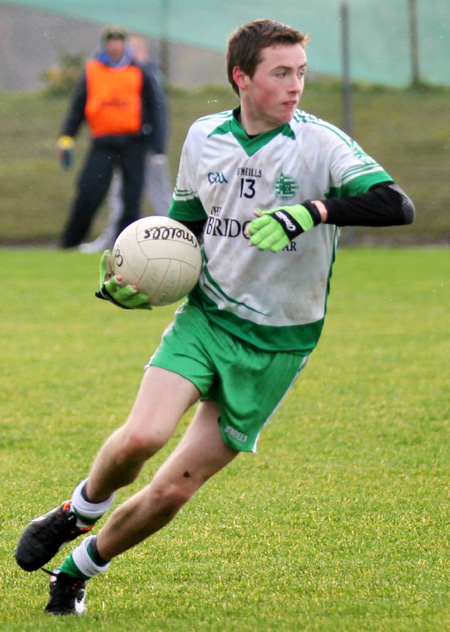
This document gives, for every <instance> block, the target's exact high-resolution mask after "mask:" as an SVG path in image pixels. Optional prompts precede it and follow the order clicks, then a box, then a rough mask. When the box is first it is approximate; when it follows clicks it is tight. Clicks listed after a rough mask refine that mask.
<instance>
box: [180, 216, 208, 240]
mask: <svg viewBox="0 0 450 632" xmlns="http://www.w3.org/2000/svg"><path fill="white" fill-rule="evenodd" d="M177 221H178V222H180V224H183V226H186V228H189V230H190V231H191V232H192V233H194V235H195V236H196V237H197V239H199V238H200V237H201V235H202V233H203V226H204V225H205V222H206V219H201V220H197V221H194V222H188V221H184V220H177Z"/></svg>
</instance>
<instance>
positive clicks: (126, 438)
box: [117, 427, 166, 462]
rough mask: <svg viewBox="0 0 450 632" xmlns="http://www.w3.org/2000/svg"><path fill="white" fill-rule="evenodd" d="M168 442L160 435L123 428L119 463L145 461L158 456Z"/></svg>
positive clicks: (118, 453) (119, 447)
mask: <svg viewBox="0 0 450 632" xmlns="http://www.w3.org/2000/svg"><path fill="white" fill-rule="evenodd" d="M165 444H166V440H165V439H164V438H163V437H161V436H159V435H158V434H152V433H150V432H142V431H140V430H131V431H130V430H127V429H126V427H124V428H123V432H122V433H121V437H120V439H119V445H118V452H117V456H118V459H119V461H122V462H127V461H145V460H147V459H149V458H150V457H152V456H153V455H154V454H156V453H157V452H158V451H159V450H160V449H161V448H162V447H163V446H164V445H165Z"/></svg>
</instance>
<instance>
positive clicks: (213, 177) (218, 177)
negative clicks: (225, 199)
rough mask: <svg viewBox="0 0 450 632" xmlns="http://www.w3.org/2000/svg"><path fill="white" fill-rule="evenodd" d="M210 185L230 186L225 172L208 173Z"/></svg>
mask: <svg viewBox="0 0 450 632" xmlns="http://www.w3.org/2000/svg"><path fill="white" fill-rule="evenodd" d="M208 182H209V184H228V180H227V179H226V178H225V175H224V173H223V171H210V172H209V173H208Z"/></svg>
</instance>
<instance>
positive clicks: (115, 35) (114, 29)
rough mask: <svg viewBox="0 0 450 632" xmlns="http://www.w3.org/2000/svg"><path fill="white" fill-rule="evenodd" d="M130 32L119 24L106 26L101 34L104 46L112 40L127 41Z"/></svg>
mask: <svg viewBox="0 0 450 632" xmlns="http://www.w3.org/2000/svg"><path fill="white" fill-rule="evenodd" d="M127 35H128V32H127V30H126V29H125V28H124V27H123V26H120V25H119V24H111V25H110V26H105V27H104V28H103V29H102V32H101V41H102V44H104V43H105V42H107V41H108V40H110V39H121V40H123V41H125V40H126V39H127Z"/></svg>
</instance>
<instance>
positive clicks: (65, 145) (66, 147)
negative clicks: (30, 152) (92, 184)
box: [56, 136, 75, 169]
mask: <svg viewBox="0 0 450 632" xmlns="http://www.w3.org/2000/svg"><path fill="white" fill-rule="evenodd" d="M74 144H75V141H74V139H73V138H72V136H61V137H60V138H59V139H58V142H57V143H56V156H57V158H58V160H59V162H60V165H61V167H62V168H63V169H70V167H71V166H72V162H73V147H74Z"/></svg>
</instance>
